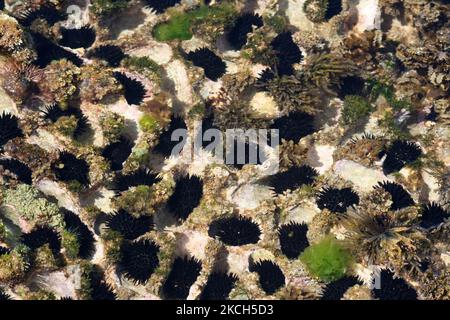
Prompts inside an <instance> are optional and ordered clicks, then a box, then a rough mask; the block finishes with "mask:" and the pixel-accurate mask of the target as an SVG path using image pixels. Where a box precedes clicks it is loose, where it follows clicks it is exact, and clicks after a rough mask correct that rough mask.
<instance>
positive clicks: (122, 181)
mask: <svg viewBox="0 0 450 320" xmlns="http://www.w3.org/2000/svg"><path fill="white" fill-rule="evenodd" d="M160 180H161V179H160V178H158V177H157V176H156V174H153V173H151V172H150V171H149V170H147V169H138V170H136V171H134V172H132V173H129V174H126V175H122V174H120V175H118V176H117V177H116V179H115V189H116V190H119V191H125V190H128V189H129V188H131V187H137V186H142V185H145V186H152V185H154V184H155V183H157V182H158V181H160Z"/></svg>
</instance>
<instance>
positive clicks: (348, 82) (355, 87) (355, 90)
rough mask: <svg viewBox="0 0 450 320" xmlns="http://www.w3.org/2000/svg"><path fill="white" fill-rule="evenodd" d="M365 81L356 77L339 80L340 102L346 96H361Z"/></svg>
mask: <svg viewBox="0 0 450 320" xmlns="http://www.w3.org/2000/svg"><path fill="white" fill-rule="evenodd" d="M365 83H366V82H365V81H364V79H363V78H361V77H358V76H345V77H342V78H341V79H340V90H339V98H341V99H342V100H343V99H344V98H345V96H348V95H352V96H354V95H359V96H361V95H362V94H363V92H364V87H365Z"/></svg>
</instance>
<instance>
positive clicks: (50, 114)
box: [42, 104, 89, 138]
mask: <svg viewBox="0 0 450 320" xmlns="http://www.w3.org/2000/svg"><path fill="white" fill-rule="evenodd" d="M42 113H43V114H44V119H48V120H50V121H51V122H53V123H55V122H56V121H58V119H59V118H61V117H70V116H75V117H76V118H77V120H78V122H77V127H76V128H75V131H74V132H73V136H74V137H75V138H79V137H80V136H82V135H83V134H84V133H85V132H86V131H87V130H88V128H89V124H88V119H87V118H86V116H84V115H83V113H82V112H81V110H80V109H78V108H73V107H69V108H66V109H62V108H61V107H60V106H59V105H58V104H51V105H49V106H47V107H46V108H45V110H43V111H42Z"/></svg>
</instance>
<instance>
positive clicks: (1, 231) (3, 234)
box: [0, 220, 8, 242]
mask: <svg viewBox="0 0 450 320" xmlns="http://www.w3.org/2000/svg"><path fill="white" fill-rule="evenodd" d="M7 238H8V230H6V226H5V224H4V223H3V221H2V220H0V241H1V242H4V241H5V240H6V239H7Z"/></svg>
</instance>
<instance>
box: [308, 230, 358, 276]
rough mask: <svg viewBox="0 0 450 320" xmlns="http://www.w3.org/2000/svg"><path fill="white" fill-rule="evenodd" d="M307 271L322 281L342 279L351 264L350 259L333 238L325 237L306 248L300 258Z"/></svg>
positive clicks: (347, 253)
mask: <svg viewBox="0 0 450 320" xmlns="http://www.w3.org/2000/svg"><path fill="white" fill-rule="evenodd" d="M300 261H302V262H303V263H304V264H305V265H306V268H307V269H308V271H309V272H310V273H311V274H312V275H313V276H315V277H318V278H320V279H321V280H323V281H327V282H329V281H335V280H337V279H339V278H342V277H343V276H344V275H345V274H346V272H347V270H348V268H349V267H350V265H351V263H352V257H351V255H350V254H349V252H348V251H347V250H346V249H345V248H344V247H343V246H342V244H341V243H340V242H339V241H338V240H336V239H335V238H334V237H331V236H327V237H325V238H324V239H322V240H321V241H320V242H318V243H316V244H313V245H311V246H309V247H308V248H306V250H305V251H303V253H302V255H301V256H300Z"/></svg>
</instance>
